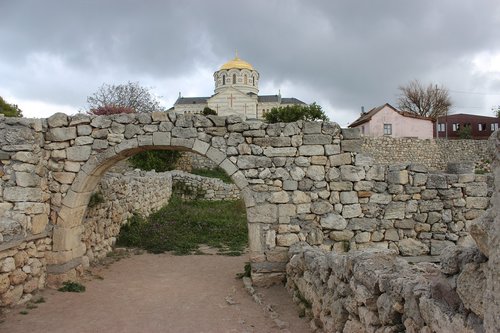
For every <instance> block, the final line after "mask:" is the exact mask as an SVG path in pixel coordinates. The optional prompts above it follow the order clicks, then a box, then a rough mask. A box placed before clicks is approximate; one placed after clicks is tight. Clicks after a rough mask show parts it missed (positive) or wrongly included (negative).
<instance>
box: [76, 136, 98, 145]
mask: <svg viewBox="0 0 500 333" xmlns="http://www.w3.org/2000/svg"><path fill="white" fill-rule="evenodd" d="M93 142H94V138H93V137H91V136H79V137H77V138H76V139H75V146H85V145H91V144H92V143H93Z"/></svg>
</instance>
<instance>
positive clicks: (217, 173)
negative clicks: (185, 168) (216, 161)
mask: <svg viewBox="0 0 500 333" xmlns="http://www.w3.org/2000/svg"><path fill="white" fill-rule="evenodd" d="M191 173H192V174H193V175H198V176H203V177H209V178H218V179H220V180H222V181H223V182H224V183H228V184H232V183H233V181H232V180H231V177H229V176H228V175H227V173H226V172H225V171H224V169H222V168H220V167H217V168H215V169H193V170H191Z"/></svg>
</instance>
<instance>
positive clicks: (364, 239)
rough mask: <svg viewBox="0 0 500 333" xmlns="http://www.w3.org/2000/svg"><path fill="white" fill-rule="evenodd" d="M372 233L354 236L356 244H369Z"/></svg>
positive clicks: (361, 233)
mask: <svg viewBox="0 0 500 333" xmlns="http://www.w3.org/2000/svg"><path fill="white" fill-rule="evenodd" d="M370 237H371V233H370V232H366V231H365V232H360V233H358V234H357V235H356V236H354V241H355V242H356V243H368V242H369V241H370Z"/></svg>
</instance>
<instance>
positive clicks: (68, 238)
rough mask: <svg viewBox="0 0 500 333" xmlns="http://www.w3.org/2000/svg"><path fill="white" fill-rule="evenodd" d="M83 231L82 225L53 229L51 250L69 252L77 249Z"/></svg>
mask: <svg viewBox="0 0 500 333" xmlns="http://www.w3.org/2000/svg"><path fill="white" fill-rule="evenodd" d="M83 230H84V227H83V225H78V226H76V227H72V228H63V227H59V226H55V227H54V234H53V246H52V247H53V250H54V251H69V250H72V249H75V248H77V247H78V246H80V244H81V234H82V232H83Z"/></svg>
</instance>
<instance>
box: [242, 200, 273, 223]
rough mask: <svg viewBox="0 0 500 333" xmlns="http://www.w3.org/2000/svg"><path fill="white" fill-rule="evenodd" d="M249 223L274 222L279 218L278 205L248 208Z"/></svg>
mask: <svg viewBox="0 0 500 333" xmlns="http://www.w3.org/2000/svg"><path fill="white" fill-rule="evenodd" d="M247 219H248V222H249V223H257V222H258V223H274V222H276V221H277V220H278V208H277V206H276V205H273V204H268V205H258V206H255V207H250V208H248V209H247Z"/></svg>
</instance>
